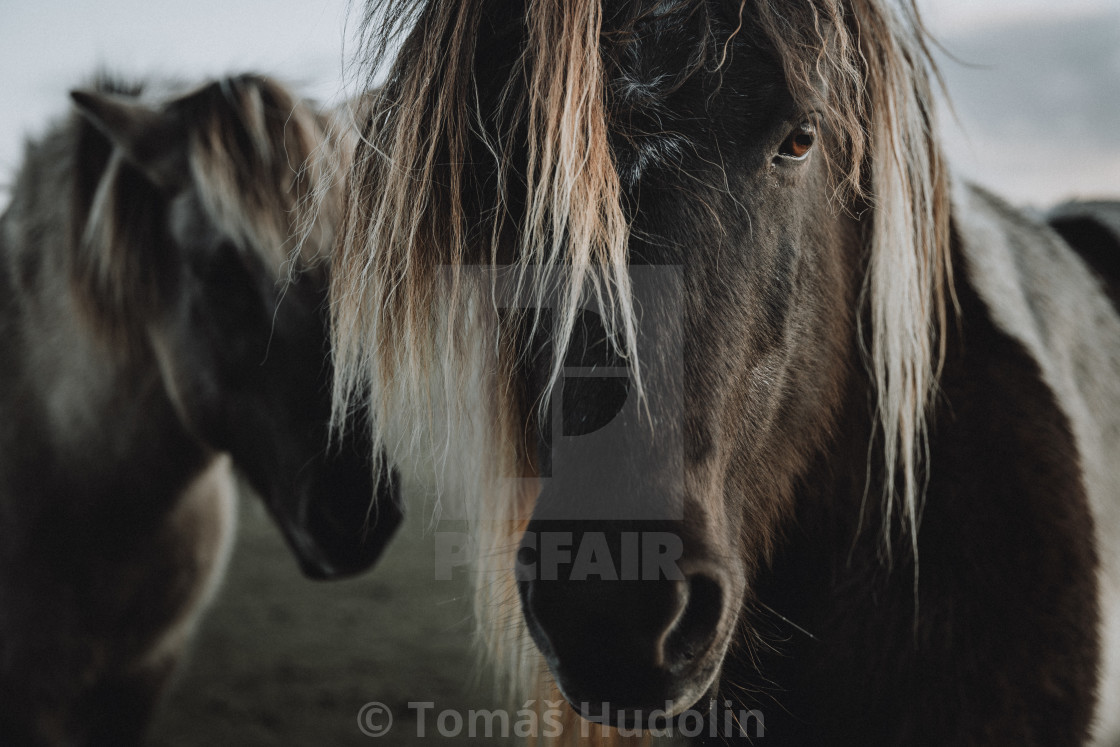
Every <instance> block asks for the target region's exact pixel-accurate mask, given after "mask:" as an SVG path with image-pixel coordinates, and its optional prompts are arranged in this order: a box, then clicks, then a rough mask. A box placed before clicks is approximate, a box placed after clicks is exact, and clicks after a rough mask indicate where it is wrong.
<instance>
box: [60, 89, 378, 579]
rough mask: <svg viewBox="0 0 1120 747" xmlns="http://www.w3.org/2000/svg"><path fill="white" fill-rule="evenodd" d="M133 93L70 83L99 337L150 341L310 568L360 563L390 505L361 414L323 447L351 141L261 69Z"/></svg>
mask: <svg viewBox="0 0 1120 747" xmlns="http://www.w3.org/2000/svg"><path fill="white" fill-rule="evenodd" d="M138 94H139V92H138V91H126V90H122V89H121V87H113V86H110V85H108V84H104V85H101V86H99V87H97V88H95V89H93V90H81V91H75V92H74V93H73V99H74V102H75V104H76V105H77V108H78V111H79V112H80V114H81V116H82V117H83V118H84V120H85V122H84V124H83V126H82V128H81V130H80V135H79V144H78V147H79V150H80V152H79V154H78V158H77V164H78V166H77V169H78V173H77V175H76V189H75V194H74V196H73V198H74V217H73V221H72V226H71V228H72V234H73V235H72V241H71V244H72V246H73V248H74V250H73V256H72V257H71V284H72V286H73V288H74V290H75V292H76V293H77V294H78V296H79V297H80V298H81V299H82V300H83V301H84V304H85V307H86V310H87V312H88V318H89V319H90V320H91V323H92V324H93V325H94V327H95V331H96V332H97V333H98V334H100V335H101V336H103V337H104V339H105V342H106V344H108V345H109V346H110V347H112V348H114V349H116V350H119V351H121V354H122V355H126V356H129V357H132V358H142V357H154V360H155V361H156V363H157V364H158V367H159V370H160V374H161V376H162V379H163V383H164V386H165V388H166V391H167V392H168V395H169V397H170V399H171V401H172V403H173V404H174V406H175V408H176V410H177V412H178V414H179V417H180V418H181V420H182V422H183V423H184V424H185V425H186V427H187V428H188V430H189V431H191V432H192V433H193V434H194V435H195V436H197V437H198V438H199V439H201V440H202V441H203V442H204V443H206V444H207V445H208V446H210V447H211V448H213V449H216V450H223V451H228V452H230V454H231V455H232V456H233V459H234V462H235V464H237V465H238V466H239V467H240V469H241V470H242V472H243V473H244V475H245V476H246V478H247V479H248V481H249V483H250V484H251V485H252V486H253V488H254V489H255V490H256V491H257V492H258V493H259V494H260V495H261V496H262V497H263V499H264V501H265V503H266V505H267V506H268V508H269V510H270V512H271V513H272V515H273V516H274V518H275V519H276V521H277V522H278V524H279V525H280V527H281V529H282V530H283V533H284V536H285V537H286V539H287V540H288V542H289V544H290V545H291V547H292V549H293V551H294V552H295V553H296V555H297V556H298V558H299V560H300V564H301V567H302V568H303V570H304V571H305V572H306V573H307V574H308V575H311V576H316V577H323V576H335V575H339V574H348V573H354V572H357V571H360V570H363V569H365V568H367V567H368V566H369V565H370V564H371V563H372V562H373V561H374V560H375V559H376V557H377V556H378V554H379V553H380V552H381V550H382V549H383V547H384V545H385V543H386V542H387V540H388V538H389V537H390V536H391V535H392V532H393V530H394V529H395V528H396V525H397V523H398V522H399V520H400V512H399V510H398V507H397V502H396V499H395V493H394V492H393V491H394V488H393V487H392V486H391V485H390V484H389V483H388V480H387V479H383V480H381V481H380V483H379V485H378V486H377V490H378V491H379V493H378V500H377V502H376V505H374V506H371V505H370V501H371V496H372V495H373V494H374V491H375V483H374V475H373V469H372V467H371V466H370V465H371V462H370V461H369V456H370V449H369V447H368V443H367V442H368V437H367V434H366V433H365V430H364V429H362V428H356V429H355V430H354V431H353V435H351V436H348V437H344V438H342V439H341V441H340V442H339V443H335V444H333V447H330V446H329V444H330V439H329V434H328V430H327V424H328V418H329V412H330V410H329V382H330V380H331V375H332V374H331V359H330V354H329V350H328V347H327V318H326V313H327V312H326V308H325V301H326V290H327V273H328V271H329V265H330V254H331V241H332V240H333V235H334V226H335V223H336V222H337V219H338V215H337V205H338V204H339V203H340V198H339V196H338V194H337V191H336V189H337V188H336V187H335V186H333V185H332V184H331V177H332V173H333V171H332V166H334V165H336V164H335V159H338V158H340V154H341V153H342V152H343V149H344V148H345V146H346V143H345V142H339V141H338V140H337V139H334V138H333V137H332V136H330V135H329V134H328V133H329V123H328V121H327V120H326V118H324V117H323V116H321V115H319V114H318V113H316V112H315V111H314V110H313V109H312V108H311V107H310V106H309V105H308V104H307V103H306V102H303V101H300V100H299V99H297V98H295V97H294V96H293V95H292V94H291V93H289V92H288V91H287V90H286V89H285V88H284V87H282V86H280V85H279V84H277V83H276V82H274V81H272V80H269V79H268V78H265V77H260V76H254V75H242V76H239V77H235V78H228V79H224V80H219V81H215V82H212V83H208V84H206V85H204V86H201V87H199V88H197V89H195V90H192V91H190V92H188V93H186V94H184V95H180V96H177V97H174V98H170V99H164V100H159V101H149V100H147V99H146V98H142V97H141V96H139V95H138ZM313 198H318V199H320V200H321V202H322V205H323V206H324V209H323V210H322V211H316V210H314V209H312V208H313V205H312V202H313ZM296 247H298V248H299V252H298V254H294V253H293V251H294V249H295V248H296ZM382 477H387V476H386V475H382Z"/></svg>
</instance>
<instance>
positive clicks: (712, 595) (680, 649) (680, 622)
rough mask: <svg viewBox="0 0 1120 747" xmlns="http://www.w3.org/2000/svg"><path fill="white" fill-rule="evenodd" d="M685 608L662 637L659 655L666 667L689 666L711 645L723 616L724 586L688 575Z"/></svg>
mask: <svg viewBox="0 0 1120 747" xmlns="http://www.w3.org/2000/svg"><path fill="white" fill-rule="evenodd" d="M683 589H684V593H685V600H684V610H683V611H682V612H681V614H680V617H678V618H677V620H676V622H675V623H674V624H673V626H672V627H670V628H669V630H668V631H667V632H666V635H665V638H664V639H663V640H662V644H661V647H662V656H663V660H664V665H665V667H666V668H667V669H670V670H674V669H680V668H683V667H688V666H689V665H690V664H691V663H692V662H693V661H694V660H695V659H696V658H697V657H698V656H701V655H702V654H703V653H704V652H705V651H707V650H708V648H709V647H710V646H711V644H712V641H713V640H714V639H715V636H716V632H717V629H718V628H719V621H720V618H721V617H722V616H723V587H722V586H721V585H720V583H719V581H717V580H716V579H715V578H713V577H712V576H709V575H707V574H704V573H695V574H691V575H689V576H688V582H687V585H684V587H683Z"/></svg>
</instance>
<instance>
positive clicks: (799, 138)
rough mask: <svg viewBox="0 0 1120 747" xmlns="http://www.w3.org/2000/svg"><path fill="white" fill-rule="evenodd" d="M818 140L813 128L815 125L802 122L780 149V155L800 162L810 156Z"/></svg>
mask: <svg viewBox="0 0 1120 747" xmlns="http://www.w3.org/2000/svg"><path fill="white" fill-rule="evenodd" d="M816 138H817V131H816V130H815V129H814V128H813V125H811V124H809V123H808V122H802V123H801V124H799V125H798V126H797V127H796V128H795V129H794V131H793V132H791V133H790V134H789V137H787V138H786V139H785V140H784V141H783V142H782V145H781V147H780V148H778V155H779V156H782V157H783V158H791V159H793V160H795V161H800V160H802V159H804V158H805V157H806V156H807V155H809V151H810V150H812V148H813V143H814V142H815V141H816Z"/></svg>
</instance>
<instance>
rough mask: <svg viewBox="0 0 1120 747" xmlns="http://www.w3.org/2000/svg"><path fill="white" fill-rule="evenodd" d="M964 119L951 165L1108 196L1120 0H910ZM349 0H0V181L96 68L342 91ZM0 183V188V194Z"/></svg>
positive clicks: (1031, 195)
mask: <svg viewBox="0 0 1120 747" xmlns="http://www.w3.org/2000/svg"><path fill="white" fill-rule="evenodd" d="M921 5H922V6H923V8H924V10H925V12H926V15H927V19H928V21H929V22H930V25H931V26H932V27H933V29H934V31H935V32H936V33H937V34H938V36H939V37H940V39H941V40H942V41H943V42H944V44H945V45H946V47H947V48H948V49H949V50H950V51H951V52H953V54H954V55H956V57H958V58H960V59H961V60H962V61H963V62H967V63H969V66H967V67H966V66H964V65H961V64H959V63H957V62H953V61H951V60H943V61H942V67H943V69H944V71H945V74H946V77H947V79H948V82H949V87H950V91H951V94H952V95H953V98H954V102H955V104H956V107H957V113H958V115H959V120H960V123H961V125H963V130H962V129H961V128H960V127H958V126H957V125H955V124H953V123H952V122H949V123H948V124H949V126H948V127H947V132H946V140H945V142H946V144H947V148H948V150H949V152H950V156H951V158H952V159H953V161H954V163H955V164H956V165H957V167H958V171H959V172H960V173H964V174H967V175H969V176H970V177H972V178H976V179H978V180H979V181H982V182H984V183H986V184H988V185H990V186H992V187H994V188H996V189H997V190H999V191H1002V192H1004V193H1006V194H1009V195H1010V196H1011V197H1012V198H1013V199H1015V200H1018V201H1027V202H1034V203H1036V204H1043V203H1046V202H1051V201H1053V200H1056V199H1060V198H1063V197H1067V196H1071V195H1074V194H1104V193H1112V194H1117V195H1120V0H1063V1H1062V2H1056V1H1055V0H923V1H922V2H921ZM346 17H347V0H189V2H183V0H102V2H97V3H89V2H87V3H79V2H74V0H0V19H2V22H0V71H3V75H2V76H0V94H3V97H2V99H0V100H2V101H3V105H2V106H0V184H4V183H6V182H8V181H9V180H10V177H11V174H12V172H13V170H14V169H15V167H16V166H17V165H18V161H19V159H20V157H21V151H22V142H23V140H24V138H25V136H26V135H28V134H30V133H35V132H40V131H41V130H42V128H43V127H44V126H45V125H46V123H47V122H48V121H49V120H50V118H51V117H54V116H57V115H58V114H60V113H62V112H64V111H65V110H66V108H67V106H68V102H67V98H66V92H67V90H68V89H70V88H72V87H74V86H76V85H79V84H80V83H81V82H82V80H83V79H87V78H88V77H89V76H90V75H91V74H92V73H93V72H94V71H95V70H96V69H98V68H99V67H102V68H105V69H109V70H112V71H116V72H119V73H121V74H124V75H126V76H141V75H148V74H165V75H172V76H176V77H181V78H200V77H202V76H204V75H213V74H221V73H226V72H235V71H240V70H246V69H255V70H260V71H265V72H270V73H275V74H279V75H281V76H282V77H284V78H285V79H287V80H290V81H293V82H295V83H297V84H299V85H300V86H301V87H302V90H304V91H305V92H309V93H311V94H312V95H314V96H316V97H318V98H321V99H326V100H332V99H337V98H339V97H340V93H341V92H342V91H343V90H344V87H343V80H344V77H345V76H344V60H345V58H346V55H347V52H348V51H352V50H348V48H347V46H346V45H345V44H344V40H345V38H346V32H345V21H346ZM3 199H4V198H3V195H2V194H0V202H3Z"/></svg>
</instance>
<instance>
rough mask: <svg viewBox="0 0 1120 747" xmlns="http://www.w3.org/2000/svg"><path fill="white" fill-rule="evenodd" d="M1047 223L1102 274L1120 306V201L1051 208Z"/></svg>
mask: <svg viewBox="0 0 1120 747" xmlns="http://www.w3.org/2000/svg"><path fill="white" fill-rule="evenodd" d="M1046 220H1047V223H1049V224H1050V227H1051V228H1053V229H1054V230H1055V231H1057V232H1058V234H1059V235H1060V236H1061V237H1062V238H1063V239H1065V240H1066V242H1067V243H1068V244H1069V245H1070V246H1072V247H1073V248H1074V249H1075V250H1076V251H1077V253H1078V254H1079V255H1081V258H1082V259H1083V260H1085V264H1087V265H1089V267H1090V268H1092V270H1093V271H1094V272H1095V273H1096V274H1097V275H1098V276H1099V277H1100V279H1101V281H1102V282H1103V284H1104V288H1105V292H1107V293H1108V295H1109V298H1111V299H1112V302H1113V303H1114V304H1115V305H1116V306H1117V308H1120V201H1107V200H1097V201H1080V200H1079V201H1074V202H1067V203H1064V204H1062V205H1059V206H1058V207H1056V208H1054V209H1053V210H1051V211H1050V212H1049V213H1047V215H1046Z"/></svg>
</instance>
